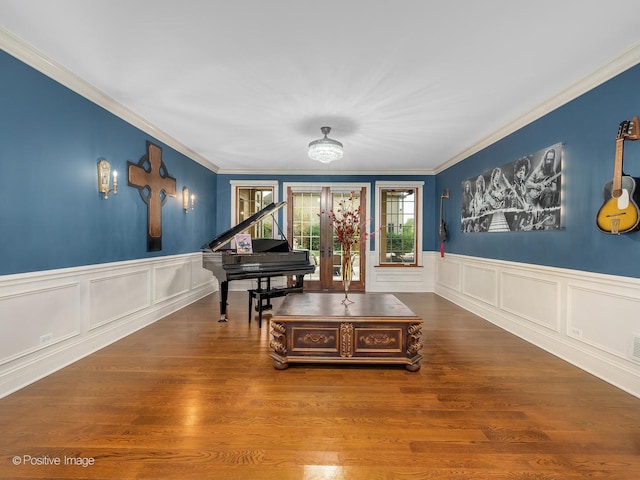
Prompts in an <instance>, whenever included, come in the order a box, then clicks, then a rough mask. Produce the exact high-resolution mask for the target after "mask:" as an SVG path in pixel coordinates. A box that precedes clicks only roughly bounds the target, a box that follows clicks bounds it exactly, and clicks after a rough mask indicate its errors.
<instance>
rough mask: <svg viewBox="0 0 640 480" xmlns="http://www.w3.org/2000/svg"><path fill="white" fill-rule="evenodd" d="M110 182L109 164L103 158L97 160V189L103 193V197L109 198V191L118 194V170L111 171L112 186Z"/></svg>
mask: <svg viewBox="0 0 640 480" xmlns="http://www.w3.org/2000/svg"><path fill="white" fill-rule="evenodd" d="M110 182H111V165H110V164H109V162H107V161H106V160H105V159H104V158H103V159H102V160H100V161H99V162H98V191H99V192H100V193H104V198H105V199H107V198H109V192H113V194H114V195H117V194H118V172H117V171H116V170H114V171H113V188H111V187H110V185H109V184H110Z"/></svg>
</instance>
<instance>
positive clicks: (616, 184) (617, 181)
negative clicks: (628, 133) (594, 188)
mask: <svg viewBox="0 0 640 480" xmlns="http://www.w3.org/2000/svg"><path fill="white" fill-rule="evenodd" d="M623 149H624V138H618V139H617V140H616V160H615V163H614V165H613V184H612V195H613V196H614V197H616V198H617V197H619V196H620V195H622V154H623Z"/></svg>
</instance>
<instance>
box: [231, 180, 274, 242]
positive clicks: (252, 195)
mask: <svg viewBox="0 0 640 480" xmlns="http://www.w3.org/2000/svg"><path fill="white" fill-rule="evenodd" d="M237 192H238V193H237V196H236V198H237V202H238V204H237V205H236V225H237V224H238V223H240V222H242V221H243V220H245V219H247V218H249V217H250V216H251V215H253V214H254V213H258V212H259V211H260V210H262V209H263V208H265V207H266V206H267V205H269V204H270V203H273V188H272V187H238V190H237ZM247 233H249V234H250V235H251V238H273V233H274V232H273V219H272V217H271V215H269V216H268V217H266V218H264V219H263V220H262V221H260V222H258V223H257V224H256V225H254V226H253V227H251V229H250V230H249V231H247Z"/></svg>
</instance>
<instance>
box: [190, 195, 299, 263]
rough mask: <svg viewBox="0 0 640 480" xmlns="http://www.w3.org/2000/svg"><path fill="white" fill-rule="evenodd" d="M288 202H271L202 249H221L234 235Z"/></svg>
mask: <svg viewBox="0 0 640 480" xmlns="http://www.w3.org/2000/svg"><path fill="white" fill-rule="evenodd" d="M286 203H287V202H279V203H270V204H269V205H267V206H266V207H264V208H263V209H262V210H260V211H259V212H257V213H254V214H253V215H251V216H250V217H249V218H247V219H245V220H243V221H242V222H240V223H239V224H238V225H236V226H235V227H232V228H231V229H230V230H227V231H226V232H224V233H222V234H220V235H218V236H217V237H215V238H214V239H213V240H211V241H210V242H208V243H206V244H204V245H203V246H202V248H201V250H211V251H213V252H215V251H217V250H220V249H221V248H222V247H224V246H225V245H226V244H227V243H229V242H230V241H231V240H233V237H235V236H236V235H237V234H239V233H242V232H244V231H246V230H249V228H251V227H252V226H253V225H255V224H256V223H258V222H259V221H260V220H262V219H263V218H264V217H266V216H267V215H269V214H273V213H276V212H277V211H278V210H280V209H281V208H282V207H284V206H285V205H286Z"/></svg>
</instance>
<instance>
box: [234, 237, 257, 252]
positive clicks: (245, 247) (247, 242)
mask: <svg viewBox="0 0 640 480" xmlns="http://www.w3.org/2000/svg"><path fill="white" fill-rule="evenodd" d="M234 240H235V242H236V253H237V254H240V255H241V254H243V253H248V254H251V253H253V244H252V243H251V235H249V234H248V233H238V234H237V235H236V236H235V237H234Z"/></svg>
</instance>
